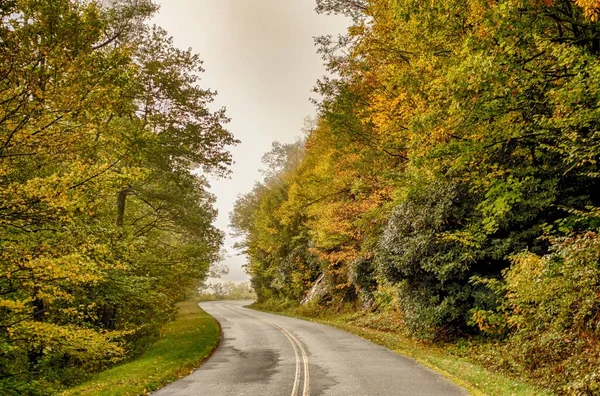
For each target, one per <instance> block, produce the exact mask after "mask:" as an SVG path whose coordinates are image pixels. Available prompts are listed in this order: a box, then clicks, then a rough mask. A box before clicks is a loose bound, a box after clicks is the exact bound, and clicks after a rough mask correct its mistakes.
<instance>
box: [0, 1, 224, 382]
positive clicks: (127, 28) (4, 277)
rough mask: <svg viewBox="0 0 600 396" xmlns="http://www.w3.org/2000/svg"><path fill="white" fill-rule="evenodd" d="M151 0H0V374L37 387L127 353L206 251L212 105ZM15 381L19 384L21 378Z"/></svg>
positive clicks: (142, 340) (164, 317)
mask: <svg viewBox="0 0 600 396" xmlns="http://www.w3.org/2000/svg"><path fill="white" fill-rule="evenodd" d="M155 10H156V6H155V5H154V4H153V3H152V2H151V1H135V2H133V1H128V0H127V1H114V2H103V3H102V4H100V3H97V2H87V1H70V0H59V1H29V0H18V1H14V2H3V3H2V9H1V13H0V75H1V78H0V201H1V202H2V204H0V345H1V346H2V347H1V348H0V368H1V369H2V370H1V371H0V389H1V392H0V393H3V394H5V393H6V394H11V393H16V394H19V393H31V394H35V393H49V392H51V391H52V390H54V389H59V388H60V387H61V386H64V385H71V384H73V383H76V382H78V381H80V380H81V379H82V378H84V377H85V376H87V375H88V374H89V373H90V372H94V371H98V370H101V369H104V368H106V367H107V366H108V365H112V364H114V363H115V362H118V361H121V360H124V359H128V358H130V357H132V356H135V355H136V354H139V353H140V352H141V351H142V350H143V349H144V348H145V347H146V346H147V345H148V344H149V343H150V342H152V341H153V340H155V339H156V337H157V336H158V335H159V331H160V328H161V327H162V326H163V324H164V323H165V322H166V321H168V320H170V319H172V318H173V317H174V313H175V311H174V308H173V306H174V303H175V302H176V301H179V300H181V299H182V298H183V296H184V295H185V292H186V290H187V289H190V288H192V287H193V286H194V284H195V283H196V281H197V280H198V279H203V278H204V277H205V276H206V274H207V271H208V268H209V266H210V263H211V262H213V261H215V260H216V259H217V258H218V252H219V247H220V244H221V240H222V233H221V232H220V231H219V230H217V229H215V228H214V227H213V225H212V221H213V220H214V218H215V216H216V211H215V209H214V208H213V206H212V204H213V202H214V197H213V196H212V195H211V194H210V193H208V192H207V182H206V180H204V179H203V178H200V177H197V176H195V175H194V174H192V173H191V171H192V168H193V167H200V168H202V170H203V171H205V172H213V173H215V174H224V173H225V172H226V170H227V167H228V165H229V164H230V163H231V158H230V154H229V153H228V151H227V146H228V145H231V144H234V143H235V142H236V141H235V139H233V137H232V136H231V135H230V134H229V133H228V132H227V131H226V130H225V129H224V124H225V123H226V122H227V121H228V120H227V118H226V117H225V115H224V112H223V111H222V110H221V111H217V112H211V111H209V110H208V107H207V106H208V103H210V102H211V101H212V99H213V97H214V93H213V92H211V91H209V90H204V89H201V88H200V87H198V86H197V81H198V78H199V77H198V75H197V73H198V72H200V71H202V69H201V62H200V60H199V59H198V57H197V56H196V55H194V54H192V53H191V52H189V51H181V50H179V49H177V48H175V47H173V45H172V42H171V40H170V39H169V38H168V37H167V35H166V33H165V32H164V31H162V30H160V29H159V28H150V27H148V26H147V25H146V24H145V23H144V21H145V20H147V19H148V18H149V17H150V16H151V15H152V13H153V12H154V11H155ZM25 384H27V385H25Z"/></svg>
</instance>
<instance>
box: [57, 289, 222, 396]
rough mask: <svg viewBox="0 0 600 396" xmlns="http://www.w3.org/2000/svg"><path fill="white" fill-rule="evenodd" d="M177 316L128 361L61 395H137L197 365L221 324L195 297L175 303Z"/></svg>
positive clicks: (215, 341)
mask: <svg viewBox="0 0 600 396" xmlns="http://www.w3.org/2000/svg"><path fill="white" fill-rule="evenodd" d="M178 308H179V313H178V315H177V319H175V320H174V321H173V322H171V323H168V324H167V325H166V326H165V327H164V329H163V330H162V332H163V336H162V338H161V339H160V340H158V341H157V342H156V343H154V344H153V345H152V346H151V347H150V348H148V349H147V350H145V351H144V353H143V354H142V355H141V356H139V357H137V358H136V359H135V360H133V361H131V362H127V363H124V364H121V365H119V366H116V367H113V368H111V369H108V370H106V371H103V372H101V373H98V374H95V375H94V376H93V377H92V378H91V379H89V380H88V381H86V382H85V383H83V384H81V385H79V386H76V387H74V388H70V389H67V390H66V391H64V392H63V393H62V395H64V396H67V395H123V396H125V395H132V396H134V395H140V394H144V393H147V392H152V391H154V390H157V389H159V388H161V387H163V386H164V385H166V384H167V383H169V382H173V381H175V380H177V379H179V378H181V377H183V376H185V375H188V374H189V373H190V372H191V371H193V370H194V369H195V368H197V367H198V366H199V364H200V363H202V361H203V360H205V359H206V358H207V357H208V356H210V354H211V353H212V351H213V350H214V349H215V348H216V347H217V344H218V341H219V336H220V328H219V324H218V323H217V321H215V320H214V319H213V318H212V317H211V316H209V315H208V314H207V313H206V312H204V311H202V310H201V309H200V308H199V307H198V305H197V304H196V302H195V301H185V302H182V303H179V304H178Z"/></svg>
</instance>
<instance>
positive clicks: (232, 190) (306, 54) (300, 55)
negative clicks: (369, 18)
mask: <svg viewBox="0 0 600 396" xmlns="http://www.w3.org/2000/svg"><path fill="white" fill-rule="evenodd" d="M158 3H159V4H161V9H160V12H159V14H158V15H157V16H156V17H155V19H154V23H156V24H157V25H159V26H161V27H163V28H164V29H165V30H167V31H168V32H169V34H170V35H171V36H173V39H174V42H175V45H177V46H178V47H181V48H189V47H191V48H192V49H193V50H194V52H196V53H198V54H199V55H200V58H201V59H202V60H203V61H204V68H205V69H206V72H205V73H204V74H203V76H202V87H203V88H211V89H213V90H216V91H218V97H217V99H216V103H215V104H216V106H217V107H222V106H225V107H227V114H228V116H229V117H230V118H231V119H232V121H231V123H230V124H229V125H228V129H229V130H230V131H231V132H232V133H233V134H234V135H235V137H236V138H237V139H239V140H241V141H242V143H241V144H240V145H238V146H237V147H235V148H233V150H232V153H233V158H234V161H235V164H234V165H233V168H232V170H233V174H232V176H231V178H230V179H228V180H212V181H211V185H212V191H213V193H214V194H215V195H216V196H217V204H216V206H217V208H218V210H219V217H218V220H217V223H216V225H217V227H219V228H220V229H221V230H224V231H225V232H226V234H227V239H226V242H225V247H226V249H227V250H228V252H229V254H230V255H231V257H230V258H229V259H227V260H226V261H225V264H226V265H227V266H228V267H229V268H230V271H229V275H227V276H225V277H223V279H224V280H233V281H243V280H246V279H248V276H247V275H246V274H245V272H244V270H243V269H242V268H241V266H242V265H243V264H244V262H245V258H244V257H242V256H236V255H235V254H236V252H235V251H234V250H233V248H232V245H233V240H232V239H231V238H230V237H229V234H230V230H229V228H228V224H229V212H230V211H231V210H232V208H233V204H234V202H235V200H236V197H237V196H238V195H240V194H244V193H246V192H248V191H250V189H251V188H252V186H253V185H254V182H255V180H259V179H261V175H260V173H259V169H260V168H261V166H262V164H261V157H262V155H263V154H264V153H265V152H267V151H268V150H269V149H270V148H271V143H272V142H273V141H275V140H278V141H280V142H291V141H293V140H294V139H295V138H296V137H297V136H299V135H300V133H301V132H300V131H301V129H302V126H303V123H304V119H305V118H306V117H307V116H312V115H314V113H315V109H314V106H313V105H312V104H311V103H310V102H309V100H308V99H309V98H310V97H311V96H313V95H312V92H311V89H312V87H313V86H314V85H315V82H316V80H317V79H318V78H319V77H321V76H322V75H323V74H325V68H324V67H323V64H322V63H323V62H322V60H321V58H320V56H319V55H318V54H317V53H316V47H315V46H314V42H313V37H315V36H319V35H322V34H334V35H336V34H338V33H343V32H344V31H345V29H346V27H347V26H348V21H347V20H346V19H344V18H342V17H336V16H326V15H318V14H316V12H315V11H314V8H315V0H160V1H158Z"/></svg>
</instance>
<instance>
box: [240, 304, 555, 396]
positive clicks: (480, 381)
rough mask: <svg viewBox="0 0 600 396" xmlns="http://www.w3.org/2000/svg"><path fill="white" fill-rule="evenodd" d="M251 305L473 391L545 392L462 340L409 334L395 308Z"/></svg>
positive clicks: (517, 395) (513, 395)
mask: <svg viewBox="0 0 600 396" xmlns="http://www.w3.org/2000/svg"><path fill="white" fill-rule="evenodd" d="M251 308H254V309H258V310H262V311H267V312H272V313H279V314H282V315H287V316H294V317H297V318H301V319H305V320H310V321H314V322H319V323H323V324H327V325H330V326H334V327H337V328H339V329H342V330H345V331H348V332H350V333H353V334H356V335H358V336H361V337H363V338H365V339H367V340H370V341H372V342H374V343H376V344H379V345H382V346H385V347H386V348H389V349H391V350H393V351H395V352H398V353H400V354H402V355H405V356H408V357H411V358H413V359H415V360H416V361H418V362H419V363H421V364H423V365H425V366H427V367H429V368H431V369H433V370H435V371H437V372H439V373H440V374H442V375H443V376H445V377H447V378H448V379H450V380H451V381H452V382H454V383H456V384H457V385H460V386H462V387H463V388H465V389H466V390H467V391H469V393H470V394H472V395H494V396H544V395H546V396H547V395H551V394H552V393H550V392H549V391H547V390H544V389H542V388H539V387H536V386H533V385H531V384H529V383H526V382H524V381H522V380H520V379H518V378H514V377H510V376H507V375H503V374H500V373H496V372H494V371H491V370H489V369H487V368H486V367H485V366H484V365H482V364H480V363H478V362H477V360H476V358H475V356H474V355H472V354H470V353H469V352H468V348H467V346H466V345H465V344H464V343H455V344H452V343H431V342H425V341H419V340H416V339H415V338H413V337H411V336H410V334H409V333H408V332H407V331H406V328H405V327H404V326H403V325H402V319H401V318H400V317H399V316H398V313H397V312H395V313H394V312H385V313H367V314H365V313H364V312H360V310H352V309H349V308H348V307H347V309H346V312H335V311H332V310H327V309H323V308H322V307H319V306H317V305H311V306H303V307H296V308H294V307H290V306H289V305H288V306H286V305H280V304H279V305H278V304H275V303H273V302H266V303H262V304H261V303H255V304H253V305H252V306H251Z"/></svg>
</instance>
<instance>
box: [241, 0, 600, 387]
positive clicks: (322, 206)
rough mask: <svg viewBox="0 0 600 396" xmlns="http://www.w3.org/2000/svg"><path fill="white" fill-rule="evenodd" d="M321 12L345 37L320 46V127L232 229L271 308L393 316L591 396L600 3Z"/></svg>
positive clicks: (392, 0)
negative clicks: (343, 20) (334, 18)
mask: <svg viewBox="0 0 600 396" xmlns="http://www.w3.org/2000/svg"><path fill="white" fill-rule="evenodd" d="M317 11H319V12H321V13H325V14H342V15H346V16H347V17H348V18H349V19H350V20H351V21H352V25H351V27H350V28H349V29H348V32H347V34H345V35H341V36H339V37H331V36H324V37H318V38H317V39H316V43H317V45H318V50H319V53H320V54H321V55H322V57H323V59H324V61H325V62H326V65H327V66H328V69H329V72H330V76H329V77H324V78H322V79H321V80H320V81H318V83H317V84H316V87H315V93H314V96H315V97H316V98H317V99H315V100H314V102H315V104H316V106H317V109H318V116H317V117H316V119H315V120H314V122H313V123H312V125H310V126H309V127H308V128H307V131H306V133H305V134H304V136H302V137H301V138H300V139H299V140H298V141H297V142H293V143H278V142H275V143H274V144H273V147H272V150H271V151H270V152H268V153H267V154H265V156H264V158H263V161H264V163H265V167H266V170H265V171H264V179H263V180H262V181H261V182H258V183H256V184H255V186H254V188H253V189H252V190H251V191H249V192H248V193H247V194H245V195H243V196H240V197H239V199H238V200H237V202H236V205H235V210H234V211H233V212H232V214H231V217H230V219H231V225H232V227H233V228H234V229H235V230H236V234H237V236H238V237H239V241H240V242H239V248H240V250H241V251H243V252H244V253H246V254H247V255H248V262H247V264H246V267H247V270H248V272H249V274H250V275H251V278H252V285H253V287H254V289H255V291H256V293H257V296H258V300H259V303H261V304H268V303H270V302H271V303H272V302H276V303H279V304H282V303H283V304H287V305H288V306H299V305H301V304H302V305H308V306H310V305H312V306H316V307H317V308H319V309H329V310H333V311H343V310H348V309H350V310H355V311H356V310H358V311H364V312H380V313H381V312H396V313H397V315H394V317H395V318H399V319H397V320H398V321H399V322H400V325H401V326H402V327H403V328H404V329H405V330H406V331H407V332H408V333H409V334H410V335H411V336H412V337H414V338H415V339H418V340H422V342H429V343H448V342H450V343H451V342H463V345H465V344H466V345H468V347H469V348H470V349H471V351H472V352H473V354H475V355H478V356H479V359H480V360H481V361H483V362H484V363H486V364H487V365H489V366H492V367H493V368H495V369H497V370H501V371H504V372H508V373H511V374H513V375H517V376H522V377H525V378H528V379H529V380H531V381H533V382H536V383H538V384H540V385H542V386H543V387H545V388H549V389H551V390H552V391H554V392H556V393H559V394H569V395H599V394H600V235H599V234H598V233H599V231H600V230H599V228H600V195H599V194H598V191H600V179H599V178H600V165H599V163H598V161H599V160H600V131H599V128H600V22H598V19H599V16H600V2H598V1H596V0H495V1H488V0H485V1H484V0H467V1H465V0H446V1H415V0H318V1H317ZM461 340H462V341H461ZM465 340H467V341H465Z"/></svg>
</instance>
